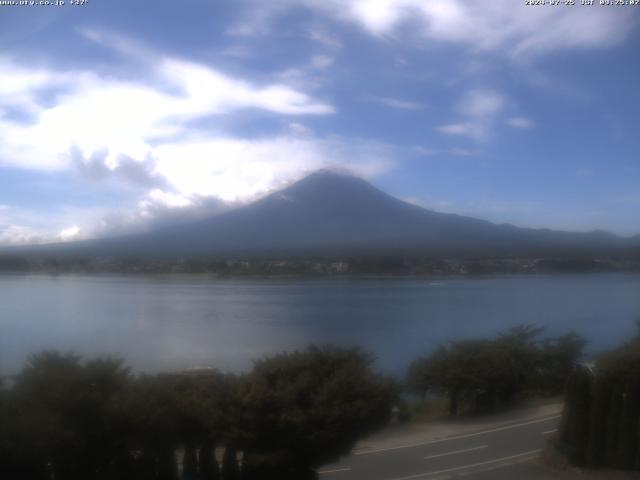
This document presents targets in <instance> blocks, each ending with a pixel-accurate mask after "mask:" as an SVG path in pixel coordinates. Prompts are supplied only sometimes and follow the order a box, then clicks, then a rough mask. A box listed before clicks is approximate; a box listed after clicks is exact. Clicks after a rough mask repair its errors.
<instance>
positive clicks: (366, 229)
mask: <svg viewBox="0 0 640 480" xmlns="http://www.w3.org/2000/svg"><path fill="white" fill-rule="evenodd" d="M629 244H630V240H628V239H623V238H620V237H616V236H614V235H612V234H608V233H606V232H591V233H569V232H558V231H551V230H545V229H542V230H534V229H522V228H517V227H514V226H512V225H496V224H492V223H490V222H487V221H483V220H478V219H474V218H470V217H463V216H459V215H453V214H443V213H437V212H433V211H430V210H426V209H423V208H421V207H418V206H415V205H412V204H408V203H406V202H403V201H401V200H398V199H397V198H394V197H392V196H390V195H387V194H386V193H384V192H382V191H380V190H378V189H377V188H375V187H373V186H372V185H370V184H369V183H367V182H365V181H364V180H361V179H359V178H356V177H352V176H349V175H343V174H338V173H334V172H330V171H324V170H323V171H319V172H316V173H313V174H311V175H309V176H308V177H306V178H304V179H302V180H300V181H299V182H297V183H295V184H293V185H291V186H289V187H288V188H286V189H284V190H281V191H279V192H275V193H273V194H271V195H268V196H267V197H265V198H263V199H261V200H259V201H257V202H254V203H252V204H250V205H248V206H245V207H243V208H239V209H237V210H234V211H230V212H227V213H225V214H222V215H219V216H216V217H212V218H210V219H207V220H204V221H199V222H196V223H189V224H185V225H180V226H174V227H171V228H165V229H162V230H158V231H154V232H149V233H145V234H141V235H134V236H127V237H119V238H111V239H100V240H91V241H84V242H74V243H72V244H58V245H49V246H43V247H40V248H38V250H39V252H40V253H42V254H60V255H64V254H69V255H71V254H72V255H78V256H82V255H84V256H106V257H110V256H114V257H123V256H127V257H141V258H144V257H147V258H151V257H173V258H176V257H201V256H230V255H271V256H275V255H277V256H305V255H318V254H332V255H347V254H349V255H354V254H426V255H460V254H464V255H482V256H489V255H491V256H495V255H500V256H511V255H543V254H549V253H553V254H556V255H566V254H578V255H579V254H595V253H598V252H603V251H613V250H619V249H621V248H624V247H626V246H627V245H629Z"/></svg>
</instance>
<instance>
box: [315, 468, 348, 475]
mask: <svg viewBox="0 0 640 480" xmlns="http://www.w3.org/2000/svg"><path fill="white" fill-rule="evenodd" d="M350 470H351V467H347V468H336V469H333V470H321V471H319V472H318V475H327V474H329V473H340V472H348V471H350Z"/></svg>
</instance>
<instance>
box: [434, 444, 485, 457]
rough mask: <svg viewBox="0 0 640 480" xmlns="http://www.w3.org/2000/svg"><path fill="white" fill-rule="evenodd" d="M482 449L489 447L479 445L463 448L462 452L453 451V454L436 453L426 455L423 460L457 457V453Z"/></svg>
mask: <svg viewBox="0 0 640 480" xmlns="http://www.w3.org/2000/svg"><path fill="white" fill-rule="evenodd" d="M483 448H489V445H480V446H479V447H472V448H465V449H464V450H455V451H453V452H447V453H438V454H437V455H427V456H426V457H424V459H425V460H429V459H431V458H440V457H447V456H449V455H457V454H459V453H467V452H474V451H476V450H482V449H483Z"/></svg>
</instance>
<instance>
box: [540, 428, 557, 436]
mask: <svg viewBox="0 0 640 480" xmlns="http://www.w3.org/2000/svg"><path fill="white" fill-rule="evenodd" d="M557 431H558V429H557V428H554V429H553V430H547V431H546V432H542V434H543V435H549V434H550V433H556V432H557Z"/></svg>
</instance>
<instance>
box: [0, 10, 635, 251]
mask: <svg viewBox="0 0 640 480" xmlns="http://www.w3.org/2000/svg"><path fill="white" fill-rule="evenodd" d="M579 3H580V2H578V5H575V6H566V5H558V6H551V5H547V6H536V7H528V6H525V5H524V2H513V1H511V0H509V1H507V0H496V1H493V2H486V1H471V0H465V1H462V0H459V1H456V0H447V1H440V0H433V1H426V0H342V1H338V0H272V1H269V2H264V1H258V0H235V1H233V2H215V1H205V0H184V1H182V2H174V1H171V2H169V1H161V0H154V1H147V0H136V1H135V2H131V1H124V0H108V1H107V0H89V1H88V2H87V3H86V4H85V5H72V4H70V2H69V1H67V2H66V4H65V5H64V6H29V5H27V6H10V5H3V6H0V244H17V243H25V242H44V241H57V240H71V239H78V238H87V237H92V236H99V235H113V234H119V233H126V232H132V231H138V230H141V229H145V228H147V229H148V228H152V227H154V226H157V225H161V224H165V223H167V222H172V221H176V220H184V219H190V218H201V217H203V216H206V215H210V214H212V213H215V212H219V211H224V210H225V209H228V208H232V207H234V206H237V205H240V204H243V203H246V202H249V201H251V200H253V199H255V198H258V197H260V196H261V195H264V194H265V193H267V192H269V191H271V190H273V189H276V188H280V187H282V186H283V185H286V184H288V183H289V182H292V181H294V180H296V179H298V178H300V177H302V176H304V175H305V174H307V173H309V172H311V171H314V170H316V169H318V168H322V167H342V168H346V169H349V170H350V171H352V172H354V173H356V174H358V175H361V176H363V177H365V178H367V179H369V180H370V181H372V182H373V183H374V184H375V185H377V186H378V187H380V188H381V189H383V190H385V191H388V192H389V193H391V194H393V195H395V196H397V197H399V198H402V199H405V200H407V201H410V202H413V203H417V204H420V205H423V206H425V207H427V208H432V209H435V210H439V211H445V212H454V213H461V214H467V215H472V216H476V217H480V218H485V219H489V220H491V221H495V222H500V223H501V222H510V223H514V224H516V225H521V226H532V227H551V228H560V229H569V230H592V229H606V230H611V231H613V232H616V233H619V234H623V235H630V234H638V233H640V215H638V213H637V212H638V210H639V209H640V158H639V156H638V152H639V151H640V148H639V147H640V132H639V130H638V128H639V123H638V112H639V111H640V90H639V85H638V79H639V78H640V55H638V45H639V40H640V30H639V28H638V24H639V23H640V6H624V7H622V6H599V5H594V6H591V7H587V6H582V5H580V4H579Z"/></svg>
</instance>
